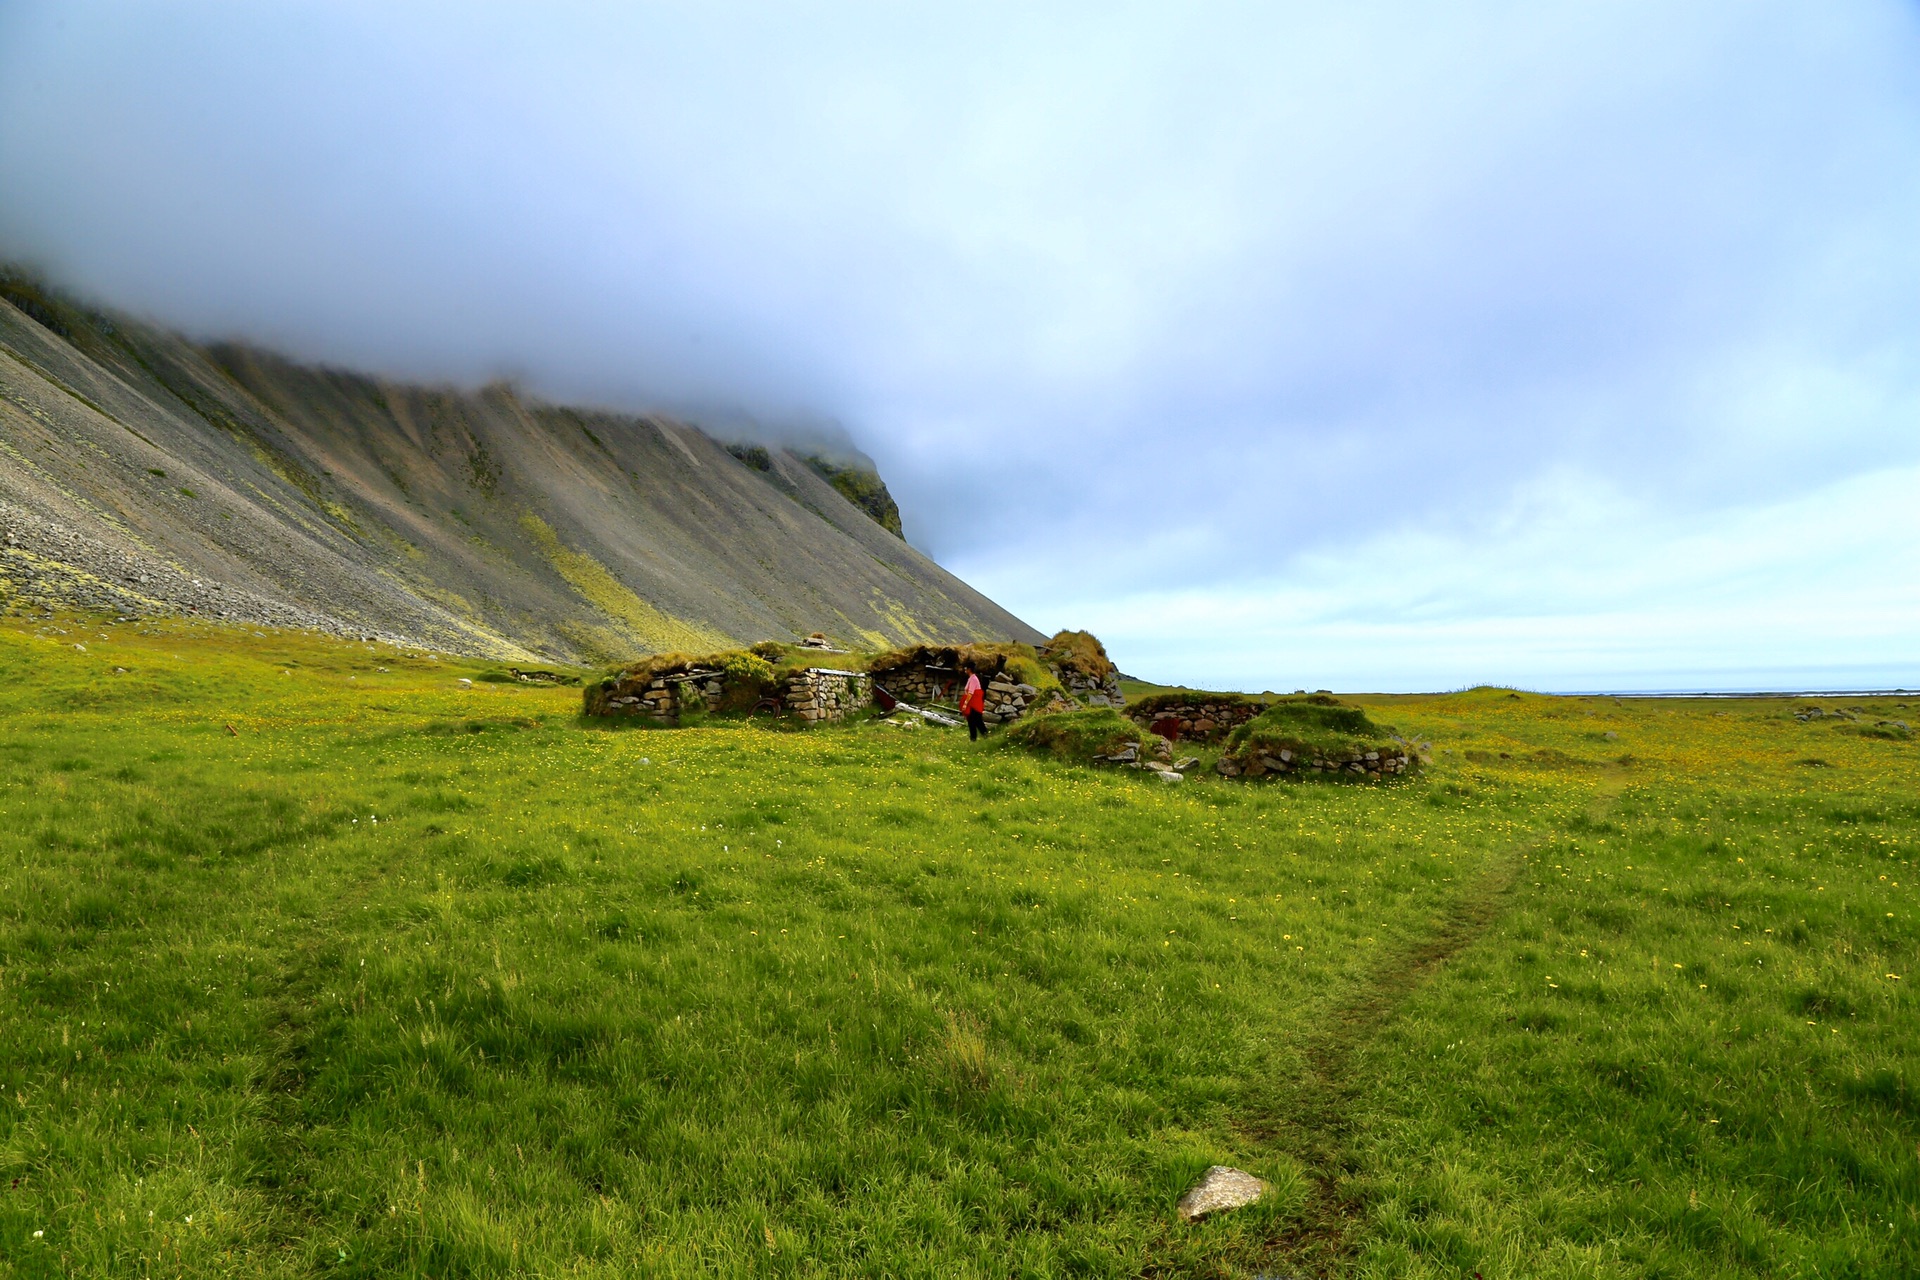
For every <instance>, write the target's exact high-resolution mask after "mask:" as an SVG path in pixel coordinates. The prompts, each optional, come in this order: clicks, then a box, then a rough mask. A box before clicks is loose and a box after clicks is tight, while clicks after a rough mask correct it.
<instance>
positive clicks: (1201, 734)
mask: <svg viewBox="0 0 1920 1280" xmlns="http://www.w3.org/2000/svg"><path fill="white" fill-rule="evenodd" d="M1264 709H1265V708H1264V706H1263V705H1262V704H1261V703H1257V702H1239V701H1233V702H1227V701H1210V700H1207V699H1201V698H1196V699H1194V700H1192V701H1190V702H1179V703H1172V704H1169V703H1164V702H1160V701H1159V700H1158V699H1156V700H1155V701H1153V702H1149V703H1144V704H1139V705H1137V706H1136V707H1135V708H1134V709H1133V710H1132V711H1129V712H1128V713H1127V714H1128V715H1129V716H1131V717H1132V719H1133V722H1134V723H1135V724H1137V725H1139V726H1140V727H1141V728H1143V729H1148V730H1151V731H1152V732H1154V733H1157V734H1159V735H1160V736H1161V737H1163V738H1166V739H1168V740H1170V741H1175V742H1177V741H1179V740H1180V739H1182V738H1199V739H1209V740H1210V739H1213V738H1221V737H1225V736H1226V735H1227V734H1228V733H1231V732H1232V731H1233V730H1235V729H1237V728H1239V727H1240V726H1241V725H1243V724H1245V723H1246V722H1247V721H1249V720H1251V719H1253V718H1254V717H1255V716H1257V715H1259V714H1260V712H1261V711H1263V710H1264Z"/></svg>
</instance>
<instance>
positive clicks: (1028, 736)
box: [1007, 707, 1148, 763]
mask: <svg viewBox="0 0 1920 1280" xmlns="http://www.w3.org/2000/svg"><path fill="white" fill-rule="evenodd" d="M1147 736H1148V735H1147V734H1146V733H1145V732H1143V731H1142V730H1141V728H1140V726H1139V725H1137V724H1135V723H1134V722H1133V721H1131V720H1129V719H1127V718H1126V717H1125V716H1123V715H1121V714H1120V713H1119V712H1118V711H1115V710H1113V709H1112V708H1111V707H1093V708H1090V709H1088V710H1085V711H1062V712H1060V713H1058V714H1057V715H1050V716H1031V717H1029V718H1027V719H1025V720H1022V721H1020V722H1019V723H1018V724H1016V725H1014V726H1013V728H1011V729H1009V730H1007V741H1008V742H1011V743H1013V744H1014V745H1015V746H1020V747H1026V748H1028V749H1030V750H1034V751H1043V752H1046V753H1047V754H1049V755H1054V756H1059V757H1061V758H1062V759H1066V760H1078V761H1080V762H1082V763H1085V762H1086V761H1088V760H1091V759H1093V757H1095V756H1097V755H1111V754H1112V753H1113V752H1114V751H1116V750H1118V749H1119V748H1120V747H1122V746H1125V745H1126V744H1127V743H1129V742H1132V743H1144V742H1145V741H1146V740H1147Z"/></svg>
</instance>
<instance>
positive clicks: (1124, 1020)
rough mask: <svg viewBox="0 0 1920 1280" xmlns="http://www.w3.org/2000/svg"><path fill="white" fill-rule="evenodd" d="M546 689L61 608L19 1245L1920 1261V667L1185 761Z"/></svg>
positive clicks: (39, 820) (246, 1252)
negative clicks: (1191, 1201)
mask: <svg viewBox="0 0 1920 1280" xmlns="http://www.w3.org/2000/svg"><path fill="white" fill-rule="evenodd" d="M492 673H493V669H492V668H489V667H487V666H484V665H480V664H474V663H463V662H460V661H455V660H446V659H441V658H436V657H433V656H431V655H424V654H421V653H418V652H417V651H413V652H409V651H403V650H399V649H393V648H388V647H385V646H379V645H366V644H362V643H350V642H346V641H342V640H338V639H329V638H325V637H320V636H314V635H304V634H299V633H293V632H269V631H266V630H264V629H259V630H255V629H223V628H216V627H212V626H207V625H202V624H188V623H174V622H165V621H143V622H139V623H133V624H125V623H114V622H110V621H108V620H105V619H101V618H88V617H82V616H61V617H57V618H37V619H32V620H29V619H23V618H18V617H15V618H10V619H0V1276H5V1277H29V1276H32V1277H40V1276H83V1275H84V1276H129V1277H133V1276H139V1277H147V1276H195V1277H202V1276H235V1277H239V1276H246V1277H254V1276H259V1277H268V1276H274V1277H279V1276H289V1277H291V1276H303V1277H304V1276H382V1277H389V1276H433V1277H443V1276H510V1275H526V1276H580V1277H598V1276H608V1277H611V1276H681V1275H686V1276H695V1275H699V1276H733V1275H742V1276H745V1275H753V1276H760V1275H794V1276H842V1275H860V1276H942V1277H953V1276H1011V1275H1022V1276H1050V1275H1073V1276H1133V1275H1155V1276H1187V1275H1193V1276H1256V1275H1275V1276H1279V1275H1286V1276H1295V1275H1355V1276H1370V1277H1371V1276H1380V1277H1385V1276H1420V1277H1429V1276H1430V1277H1441V1276H1445V1277H1464V1276H1472V1275H1474V1274H1476V1273H1478V1274H1479V1275H1480V1276H1482V1277H1485V1278H1487V1280H1492V1278H1493V1277H1552V1276H1565V1277H1575V1276H1579V1277H1592V1276H1602V1277H1623V1278H1624V1277H1643V1276H1669V1277H1696V1276H1698V1277H1719V1276H1745V1275H1770V1276H1809V1277H1811V1276H1823V1277H1838V1276H1861V1277H1866V1276H1875V1277H1886V1276H1897V1275H1912V1274H1916V1273H1920V1217H1917V1216H1916V1214H1917V1213H1920V1210H1917V1208H1916V1206H1920V1017H1916V1013H1920V1009H1916V1005H1915V1000H1914V996H1913V992H1912V987H1913V985H1914V983H1915V981H1916V980H1917V979H1916V978H1915V975H1914V973H1913V968H1914V961H1915V959H1916V942H1917V941H1920V927H1917V926H1916V918H1915V911H1914V899H1915V893H1914V877H1915V874H1916V872H1915V867H1914V862H1915V859H1916V855H1917V854H1920V742H1916V741H1915V738H1914V735H1913V734H1912V732H1911V731H1910V730H1909V729H1907V728H1904V727H1901V726H1902V725H1905V724H1912V723H1915V722H1916V721H1920V697H1916V698H1914V699H1913V700H1912V701H1911V702H1909V701H1908V699H1907V698H1906V697H1905V696H1902V695H1894V696H1892V697H1886V698H1873V699H1833V698H1823V699H1819V700H1817V704H1810V703H1801V702H1790V701H1785V700H1776V699H1755V700H1750V701H1726V700H1713V701H1698V702H1692V701H1676V700H1660V701H1635V700H1615V699H1612V698H1604V697H1593V698H1552V697H1543V696H1537V695H1531V694H1520V695H1516V694H1511V693H1509V692H1508V691H1505V690H1475V691H1470V692H1466V693H1459V694H1449V695H1438V696H1431V697H1406V698H1355V699H1352V701H1355V702H1358V703H1360V704H1362V705H1364V706H1365V707H1366V708H1367V710H1368V712H1369V714H1370V715H1372V716H1373V717H1374V718H1375V719H1377V720H1379V721H1381V722H1382V723H1385V724H1391V725H1393V726H1395V727H1396V728H1397V729H1398V731H1399V732H1400V733H1401V734H1403V735H1405V736H1406V737H1407V738H1409V739H1412V740H1414V741H1419V742H1431V743H1432V744H1433V763H1432V764H1431V765H1430V766H1428V767H1426V768H1424V769H1422V770H1421V771H1420V772H1419V773H1418V774H1417V775H1416V776H1413V777H1410V778H1407V779H1404V780H1400V781H1396V782H1392V783H1388V784H1384V785H1365V784H1361V785H1343V784H1338V783H1325V782H1295V781H1277V782H1276V781H1262V782H1256V783H1248V782H1241V781H1226V780H1222V779H1218V778H1215V777H1213V776H1211V775H1210V774H1208V773H1206V772H1205V770H1204V764H1203V767H1202V769H1198V770H1195V771H1194V776H1192V777H1190V778H1189V779H1188V780H1187V781H1186V782H1184V783H1182V784H1179V785H1168V784H1165V783H1162V782H1159V781H1157V780H1156V779H1154V778H1153V777H1152V776H1149V775H1143V774H1140V773H1133V772H1127V771H1122V770H1109V771H1095V770H1093V769H1090V768H1086V767H1082V766H1078V765H1075V764H1072V763H1068V762H1061V761H1057V760H1053V759H1051V758H1039V757H1033V756H1028V755H1024V754H1021V753H1020V752H1019V751H1018V750H1017V749H1014V748H1011V747H1009V746H1008V745H1007V744H1005V743H1004V742H1002V741H1000V740H998V739H997V738H996V739H994V740H990V741H989V742H987V743H985V744H982V745H981V746H978V747H974V746H971V745H970V744H969V743H968V742H967V741H966V738H965V736H964V735H960V734H954V733H951V732H943V731H940V730H935V729H920V730H905V729H900V728H896V727H893V726H890V725H880V724H876V723H871V722H867V723H849V724H846V725H842V726H834V727H830V728H825V729H819V730H814V731H809V732H798V731H788V730H782V729H777V728H770V727H768V726H767V725H766V723H765V722H760V723H758V724H753V723H747V722H726V721H715V722H710V723H708V724H707V725H705V726H702V727H698V728H687V729H680V730H651V729H640V728H629V727H609V726H608V725H606V724H604V723H597V724H588V723H586V722H584V721H583V719H582V718H581V716H580V715H579V694H578V691H577V690H575V689H550V688H537V687H526V686H521V685H517V684H511V683H498V682H493V681H489V680H487V679H485V678H483V677H486V676H487V675H489V674H492ZM462 678H466V679H471V680H473V681H474V683H473V684H472V685H471V686H466V685H462V684H460V683H459V681H460V680H461V679H462ZM1810 705H1818V706H1820V707H1821V709H1822V711H1823V714H1822V715H1821V716H1820V717H1819V718H1817V719H1816V718H1811V717H1807V718H1803V716H1804V713H1805V711H1806V710H1807V707H1808V706H1810ZM1796 712H1799V713H1802V714H1801V715H1796ZM1825 712H1844V713H1845V714H1824V713H1825ZM1214 1164H1224V1165H1232V1166H1236V1167H1238V1168H1241V1169H1245V1170H1247V1171H1249V1172H1251V1173H1253V1174H1255V1175H1257V1176H1258V1177H1260V1178H1261V1179H1264V1180H1265V1181H1266V1183H1267V1184H1268V1190H1267V1194H1266V1195H1265V1196H1264V1198H1263V1199H1262V1200H1261V1201H1260V1202H1259V1203H1257V1204H1255V1205H1252V1206H1250V1207H1248V1208H1244V1209H1240V1210H1237V1211H1235V1212H1232V1213H1228V1214H1224V1215H1221V1216H1219V1217H1217V1218H1214V1219H1211V1220H1208V1221H1205V1222H1201V1223H1197V1224H1192V1225H1189V1224H1186V1223H1183V1222H1181V1221H1180V1220H1179V1218H1178V1216H1177V1214H1176V1213H1175V1210H1174V1205H1175V1202H1176V1200H1177V1199H1178V1197H1179V1196H1180V1194H1181V1193H1182V1192H1183V1191H1184V1190H1185V1189H1186V1188H1188V1187H1189V1186H1191V1185H1192V1184H1193V1183H1194V1181H1195V1180H1196V1179H1197V1178H1198V1177H1199V1176H1200V1175H1201V1174H1202V1173H1203V1172H1204V1171H1205V1170H1206V1169H1207V1167H1208V1166H1210V1165H1214Z"/></svg>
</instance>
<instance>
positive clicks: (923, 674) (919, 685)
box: [873, 662, 1045, 724]
mask: <svg viewBox="0 0 1920 1280" xmlns="http://www.w3.org/2000/svg"><path fill="white" fill-rule="evenodd" d="M873 681H874V683H875V684H878V685H879V686H880V687H881V688H883V689H885V690H886V691H887V692H888V693H890V694H892V695H893V696H894V697H896V698H898V699H900V700H901V701H902V702H910V703H912V704H913V705H914V706H917V707H931V706H935V705H938V706H946V707H958V706H959V705H960V691H961V690H962V689H964V688H966V687H967V673H966V672H965V671H964V670H962V669H961V668H959V667H949V666H943V665H941V664H939V663H937V662H909V663H905V664H903V665H901V666H898V667H888V668H887V669H886V670H884V671H876V672H874V673H873ZM980 686H981V693H982V694H983V696H984V700H985V702H986V706H985V708H984V709H983V714H984V715H985V716H986V718H987V722H988V723H989V724H1011V723H1012V722H1013V721H1015V720H1018V719H1019V718H1020V717H1021V716H1023V715H1025V714H1026V713H1027V711H1028V710H1029V709H1033V710H1038V709H1039V707H1040V704H1041V703H1042V702H1043V701H1044V700H1045V698H1044V695H1043V694H1041V692H1040V690H1038V689H1036V688H1034V687H1033V686H1032V685H1030V684H1022V683H1020V682H1019V681H1017V680H1015V679H1014V678H1013V676H1012V675H1010V674H1009V673H1008V672H1007V671H1006V670H1004V669H1000V670H992V671H982V672H981V673H980Z"/></svg>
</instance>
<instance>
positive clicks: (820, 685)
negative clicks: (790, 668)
mask: <svg viewBox="0 0 1920 1280" xmlns="http://www.w3.org/2000/svg"><path fill="white" fill-rule="evenodd" d="M889 688H891V686H889ZM872 701H873V682H872V680H870V679H869V678H868V677H867V676H865V675H863V674H862V673H860V672H858V671H836V670H834V669H833V668H831V667H808V668H807V669H806V670H805V671H796V672H794V673H793V675H792V676H790V677H789V678H788V680H787V695H786V704H787V711H788V713H789V714H790V715H795V716H798V717H799V718H800V719H802V720H804V721H806V722H807V723H808V724H818V723H820V722H821V721H823V720H842V719H845V718H846V717H847V716H848V715H851V714H852V713H853V712H855V711H858V710H859V709H860V708H862V707H864V706H866V705H868V704H869V703H870V702H872Z"/></svg>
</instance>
